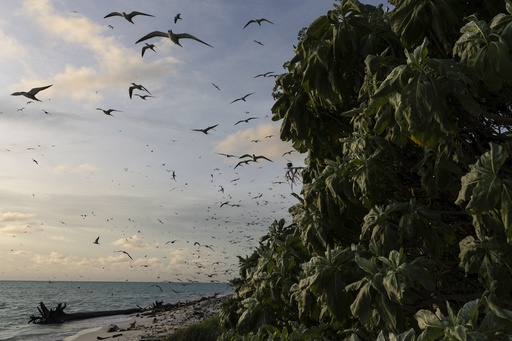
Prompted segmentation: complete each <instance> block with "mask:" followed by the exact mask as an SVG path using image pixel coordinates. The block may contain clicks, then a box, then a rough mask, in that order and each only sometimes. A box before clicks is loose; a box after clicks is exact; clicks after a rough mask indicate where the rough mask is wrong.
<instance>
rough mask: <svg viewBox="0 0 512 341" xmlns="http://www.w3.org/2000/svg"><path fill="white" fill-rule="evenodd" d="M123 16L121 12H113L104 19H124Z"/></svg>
mask: <svg viewBox="0 0 512 341" xmlns="http://www.w3.org/2000/svg"><path fill="white" fill-rule="evenodd" d="M122 16H123V15H122V14H121V13H119V12H112V13H109V14H107V15H106V16H104V17H103V19H105V18H109V17H122Z"/></svg>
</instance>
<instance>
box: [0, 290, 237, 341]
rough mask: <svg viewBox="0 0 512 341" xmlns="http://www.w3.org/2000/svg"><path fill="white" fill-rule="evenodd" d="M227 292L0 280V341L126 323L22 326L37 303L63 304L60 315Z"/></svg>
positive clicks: (63, 334)
mask: <svg viewBox="0 0 512 341" xmlns="http://www.w3.org/2000/svg"><path fill="white" fill-rule="evenodd" d="M155 285H159V286H160V287H161V288H162V290H163V291H160V289H159V288H158V287H156V286H155ZM232 292H233V290H232V288H231V286H230V285H229V284H227V283H180V282H177V283H168V282H165V283H162V282H159V283H147V282H144V283H140V282H139V283H137V282H51V283H50V282H31V281H28V282H25V281H0V321H1V322H0V340H9V341H14V340H31V341H32V340H34V341H37V340H41V341H43V340H45V341H48V340H50V341H58V340H63V339H64V338H66V337H68V336H72V335H75V334H76V333H78V332H79V331H82V330H84V329H90V328H95V327H100V326H102V325H105V324H110V323H116V322H119V321H123V320H126V319H127V317H126V316H112V317H102V318H96V319H87V320H82V321H72V322H66V323H62V324H56V325H34V324H28V321H29V320H30V315H35V316H39V312H38V310H37V307H38V305H39V302H44V304H45V305H46V307H47V308H48V309H50V308H55V307H56V306H57V304H59V303H67V308H66V310H65V312H67V313H75V312H85V311H95V310H116V309H129V308H136V307H137V306H140V307H149V306H151V304H153V303H154V302H155V301H163V302H164V303H176V302H178V301H182V302H183V301H188V300H193V299H198V298H201V297H202V296H212V295H213V294H215V293H220V294H221V295H227V294H230V293H232Z"/></svg>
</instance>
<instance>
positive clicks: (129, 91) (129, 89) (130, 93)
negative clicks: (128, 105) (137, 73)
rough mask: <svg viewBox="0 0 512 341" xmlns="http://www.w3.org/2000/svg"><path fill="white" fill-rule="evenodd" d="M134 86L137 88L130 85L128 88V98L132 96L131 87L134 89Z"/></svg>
mask: <svg viewBox="0 0 512 341" xmlns="http://www.w3.org/2000/svg"><path fill="white" fill-rule="evenodd" d="M136 88H137V87H135V86H130V87H129V88H128V94H129V95H130V98H132V94H133V89H136Z"/></svg>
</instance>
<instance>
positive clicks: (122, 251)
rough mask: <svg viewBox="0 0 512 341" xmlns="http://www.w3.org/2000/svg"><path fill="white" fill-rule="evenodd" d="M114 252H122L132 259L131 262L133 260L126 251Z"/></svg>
mask: <svg viewBox="0 0 512 341" xmlns="http://www.w3.org/2000/svg"><path fill="white" fill-rule="evenodd" d="M114 252H122V253H124V254H125V255H127V256H128V257H130V259H131V260H133V258H132V256H130V254H129V253H128V252H126V251H123V250H119V251H114Z"/></svg>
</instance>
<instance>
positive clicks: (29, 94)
mask: <svg viewBox="0 0 512 341" xmlns="http://www.w3.org/2000/svg"><path fill="white" fill-rule="evenodd" d="M137 16H145V17H154V15H151V14H147V13H143V12H139V11H132V12H129V13H126V12H111V13H109V14H107V15H105V17H104V18H105V19H107V18H111V17H122V18H124V19H126V20H127V21H128V22H129V23H131V24H134V21H133V19H134V18H135V17H137ZM179 20H183V18H182V16H181V13H178V14H176V15H175V17H174V24H176V23H177V22H178V21H179ZM262 23H268V24H272V25H273V24H274V23H273V22H271V21H270V20H268V19H265V18H260V19H251V20H249V21H247V23H246V24H245V25H244V26H243V29H245V28H246V27H248V26H249V25H251V24H257V25H260V26H261V25H262ZM108 27H109V28H110V29H113V28H114V27H113V26H112V25H108ZM159 37H163V38H169V39H170V40H171V41H172V42H173V43H174V44H176V45H178V46H180V47H183V46H182V45H181V43H180V40H183V39H190V40H194V41H196V42H198V43H201V44H204V45H206V46H208V47H211V48H213V46H212V45H210V44H209V43H207V42H205V41H203V40H201V39H199V38H197V37H195V36H193V35H191V34H189V33H175V32H173V30H172V29H169V30H167V31H166V32H164V31H152V32H149V33H148V34H146V35H144V36H143V37H141V38H140V39H138V40H137V41H136V42H135V43H136V44H138V43H141V42H145V41H147V40H150V39H153V38H159ZM254 41H255V42H256V43H257V44H258V45H263V43H261V42H260V41H256V40H254ZM155 48H156V45H155V44H153V43H151V44H150V43H147V42H145V45H144V46H143V47H142V50H141V55H142V57H144V55H145V53H146V52H147V51H148V50H152V51H155ZM258 77H278V75H276V74H275V73H274V72H265V73H261V74H258V75H256V76H255V77H254V78H258ZM52 85H53V84H51V85H46V86H41V87H36V88H33V89H30V90H28V91H18V92H14V93H12V94H11V95H12V96H24V97H26V98H28V99H30V100H31V101H37V102H41V100H40V99H39V98H37V97H36V96H39V94H40V92H42V91H44V90H46V89H48V88H50V87H51V86H52ZM212 85H213V86H214V87H215V88H216V89H217V90H219V91H220V87H219V86H217V85H216V84H215V83H212ZM136 92H138V93H136ZM254 93H255V92H250V93H247V94H245V95H244V96H242V97H239V98H236V99H234V100H232V101H231V102H230V103H229V104H233V103H236V102H246V101H247V99H248V97H249V96H251V95H253V94H254ZM128 95H129V98H130V99H131V98H133V96H138V97H140V98H141V99H142V100H146V99H147V98H151V97H153V94H152V93H151V92H150V91H149V90H148V89H147V88H146V87H145V86H143V85H141V84H136V83H131V86H129V88H128ZM96 110H98V111H101V112H103V113H104V114H105V115H108V116H114V115H112V113H114V112H122V111H121V110H117V109H113V108H108V109H104V108H100V107H98V108H96ZM246 113H248V112H246ZM257 119H259V117H256V116H251V117H248V118H246V119H241V120H238V121H237V122H236V123H234V126H236V125H239V124H242V123H249V122H251V121H253V120H257ZM218 125H219V124H218V123H217V124H214V125H210V126H207V127H206V128H194V129H190V130H191V131H195V132H201V133H203V134H205V135H209V134H210V133H211V132H212V131H215V128H216V127H217V126H218ZM272 137H274V135H268V136H265V137H264V138H265V139H267V138H272ZM259 141H260V140H252V141H251V142H254V143H257V142H259ZM292 152H294V151H293V150H290V151H289V152H286V153H284V154H283V155H282V156H283V157H285V155H286V154H291V153H292ZM217 154H218V155H221V156H224V157H227V158H234V159H235V160H236V163H234V165H233V166H231V167H232V169H233V170H235V169H237V168H238V167H242V166H246V165H249V164H259V163H260V162H261V161H266V162H273V160H271V159H270V158H268V157H266V156H264V155H256V154H254V153H245V154H243V155H240V156H237V155H232V154H227V153H217ZM33 161H34V162H35V163H36V164H37V161H36V160H35V159H33ZM290 164H291V163H289V164H288V165H290ZM162 166H165V163H164V164H163V165H162ZM289 167H290V166H288V168H289ZM125 171H128V168H125ZM167 172H168V173H171V172H172V173H171V174H172V175H171V177H170V179H171V180H172V181H174V182H178V180H177V178H176V177H177V175H176V171H175V170H169V169H167ZM214 174H215V175H214ZM235 174H238V173H235ZM210 175H211V179H212V180H211V182H212V183H214V178H216V177H217V176H220V175H221V170H220V169H219V168H216V169H215V170H214V172H212V173H211V174H210ZM280 175H284V174H280ZM276 178H279V175H278V176H277V177H276ZM239 180H240V178H239V177H238V178H235V179H232V180H231V181H230V184H231V185H233V186H236V184H237V182H238V181H239ZM185 185H187V184H186V183H185ZM276 185H289V184H288V183H287V182H286V181H271V180H269V188H268V190H269V191H272V190H273V186H276ZM215 186H216V187H217V188H218V190H217V191H218V192H220V193H221V195H222V196H221V198H220V200H219V202H218V203H217V204H215V205H210V206H208V207H207V212H210V210H212V212H213V207H214V206H215V207H216V206H217V205H218V209H220V208H223V207H225V206H228V207H234V208H243V207H244V206H245V204H244V202H243V200H241V199H239V200H238V201H236V199H235V198H234V197H233V196H232V195H231V194H229V193H225V187H226V185H225V184H215ZM176 188H177V187H174V188H173V189H171V191H172V190H174V189H176ZM248 194H249V198H250V199H251V200H252V201H253V202H255V203H256V206H265V205H268V204H270V203H274V204H280V205H282V207H283V210H286V208H287V207H288V206H289V201H287V199H289V198H287V197H286V196H284V195H279V196H277V197H276V196H275V195H274V196H273V198H272V199H270V198H267V199H264V198H263V197H264V194H263V193H262V192H260V193H251V192H249V193H248ZM270 200H273V202H271V201H270ZM258 213H259V212H258V211H243V212H242V213H240V212H238V214H239V216H238V219H240V221H239V222H238V224H240V225H245V227H246V228H245V229H240V230H239V231H233V232H231V234H232V235H233V236H232V238H231V240H229V243H231V244H232V245H235V244H241V243H242V242H245V243H247V245H248V246H247V248H248V250H250V249H251V248H252V247H254V244H255V237H254V236H253V235H251V233H250V232H251V227H252V226H254V225H258V226H261V225H263V226H264V227H265V228H266V227H267V226H268V225H269V224H270V223H271V221H272V220H273V219H271V218H269V217H260V216H259V214H258ZM274 213H276V211H274ZM176 214H178V213H176ZM91 215H94V213H92V214H89V217H90V216H91ZM87 217H88V215H87V214H83V215H82V218H83V219H86V218H87ZM232 218H233V217H231V216H222V215H220V214H218V213H212V215H211V217H209V218H207V219H206V221H205V222H204V223H205V224H206V225H210V224H212V223H214V222H215V221H218V222H217V223H216V226H215V227H214V228H215V229H221V228H222V226H225V225H226V224H228V223H232V222H233V221H232ZM112 220H113V218H108V219H107V222H109V221H112ZM128 220H129V222H130V223H131V226H127V225H126V226H125V229H124V230H123V231H122V232H123V234H124V235H125V238H126V241H127V242H129V240H130V239H132V238H137V237H138V236H142V235H143V232H141V230H140V229H141V227H140V225H137V224H135V220H133V219H131V218H130V219H128ZM157 220H158V222H159V223H161V224H166V223H167V222H164V221H162V220H161V219H157ZM167 220H169V219H167ZM62 223H63V224H65V222H62ZM196 223H197V221H196ZM131 228H137V233H135V234H133V235H132V236H129V234H127V233H129V232H127V231H128V230H130V229H131ZM195 228H196V227H195V226H194V229H195ZM225 228H226V227H225ZM142 229H143V228H142ZM125 230H126V231H125ZM237 234H238V235H237ZM100 237H101V236H98V237H97V238H96V239H95V240H94V241H93V244H95V245H101V244H100V242H99V241H100ZM212 239H213V240H215V239H216V236H215V234H214V235H212ZM176 242H184V243H187V244H190V245H191V247H193V248H195V249H196V250H195V251H194V252H192V253H191V254H190V258H189V259H188V260H187V262H189V263H188V264H190V265H191V266H195V267H197V275H199V277H194V276H192V277H190V278H187V279H186V280H185V281H187V282H194V281H198V280H200V279H201V278H203V279H204V277H201V275H206V276H207V277H208V278H209V279H210V281H212V282H215V281H217V280H216V279H212V277H213V276H217V275H219V276H220V275H223V276H225V277H229V276H232V275H233V273H234V272H236V264H234V263H232V262H230V261H229V259H230V256H229V255H228V254H227V253H226V251H225V250H223V251H220V253H221V254H222V255H221V256H222V257H224V258H225V262H224V261H217V262H210V265H211V267H210V268H209V270H210V271H213V272H211V273H210V274H205V273H204V269H205V267H206V266H205V261H204V258H205V257H206V258H208V257H212V256H213V255H214V254H215V253H217V252H219V251H216V249H217V250H218V248H214V245H213V244H212V245H209V244H208V245H207V244H204V243H200V242H198V241H195V242H193V243H192V241H190V240H185V239H184V238H183V237H182V238H180V239H173V240H169V241H167V242H166V243H165V244H164V243H162V242H160V241H158V242H156V243H155V245H156V247H157V248H158V247H164V246H165V245H168V244H175V243H176ZM219 244H220V243H219ZM114 252H115V253H122V254H124V255H126V256H127V257H128V258H129V260H130V261H135V260H137V258H135V259H134V258H133V257H132V255H131V254H130V253H128V252H127V251H126V250H115V251H114ZM205 252H208V253H205ZM202 256H203V259H201V257H202ZM144 258H145V259H147V255H146V256H145V257H144ZM206 263H208V261H206ZM222 265H223V266H222ZM132 267H134V266H132ZM139 267H145V268H147V267H150V264H139ZM176 276H177V277H176V278H175V280H177V281H183V279H181V278H180V274H176ZM159 278H160V275H159V276H158V279H159ZM160 290H161V289H160Z"/></svg>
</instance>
